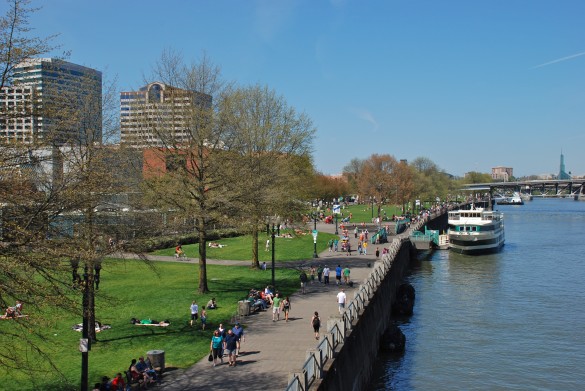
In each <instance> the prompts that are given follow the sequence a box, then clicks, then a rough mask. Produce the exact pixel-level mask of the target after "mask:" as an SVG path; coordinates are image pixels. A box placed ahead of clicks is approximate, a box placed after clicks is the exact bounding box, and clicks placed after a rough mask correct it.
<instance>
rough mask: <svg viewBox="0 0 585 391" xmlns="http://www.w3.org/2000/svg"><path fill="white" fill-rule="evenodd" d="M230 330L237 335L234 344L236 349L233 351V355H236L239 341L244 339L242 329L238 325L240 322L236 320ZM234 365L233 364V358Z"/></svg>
mask: <svg viewBox="0 0 585 391" xmlns="http://www.w3.org/2000/svg"><path fill="white" fill-rule="evenodd" d="M232 332H233V333H234V335H235V336H236V337H237V340H236V341H237V344H236V351H235V357H237V356H238V355H239V354H240V343H241V342H244V341H245V337H244V329H243V328H242V326H241V325H240V322H236V325H235V326H234V328H233V329H232ZM234 365H235V358H234Z"/></svg>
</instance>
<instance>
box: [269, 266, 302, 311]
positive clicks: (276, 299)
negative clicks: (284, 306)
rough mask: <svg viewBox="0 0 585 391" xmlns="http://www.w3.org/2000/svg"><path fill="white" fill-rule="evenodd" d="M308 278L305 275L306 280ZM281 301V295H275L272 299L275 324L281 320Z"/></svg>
mask: <svg viewBox="0 0 585 391" xmlns="http://www.w3.org/2000/svg"><path fill="white" fill-rule="evenodd" d="M306 277H307V275H306V274H305V278H306ZM301 284H302V282H301ZM281 301H282V299H281V298H280V294H279V293H277V294H276V295H274V299H272V321H273V322H276V321H277V320H280V302H281Z"/></svg>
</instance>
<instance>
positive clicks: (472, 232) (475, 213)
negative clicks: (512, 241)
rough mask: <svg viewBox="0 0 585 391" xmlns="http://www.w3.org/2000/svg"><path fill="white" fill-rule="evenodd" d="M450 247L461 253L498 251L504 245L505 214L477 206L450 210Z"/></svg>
mask: <svg viewBox="0 0 585 391" xmlns="http://www.w3.org/2000/svg"><path fill="white" fill-rule="evenodd" d="M448 219H449V249H450V250H453V251H455V252H458V253H461V254H481V253H489V252H496V251H498V250H500V248H502V246H503V245H504V214H503V213H502V212H498V211H492V210H485V209H484V208H475V207H473V206H472V209H469V210H463V209H459V210H454V211H451V212H449V217H448Z"/></svg>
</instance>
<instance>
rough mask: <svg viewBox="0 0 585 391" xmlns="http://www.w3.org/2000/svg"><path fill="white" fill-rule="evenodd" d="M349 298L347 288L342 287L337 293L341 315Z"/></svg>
mask: <svg viewBox="0 0 585 391" xmlns="http://www.w3.org/2000/svg"><path fill="white" fill-rule="evenodd" d="M346 300H347V296H346V295H345V289H343V288H341V289H340V290H339V293H338V294H337V304H338V306H339V315H342V314H343V311H344V310H345V301H346Z"/></svg>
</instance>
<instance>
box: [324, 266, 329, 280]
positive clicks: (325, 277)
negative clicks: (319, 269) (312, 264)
mask: <svg viewBox="0 0 585 391" xmlns="http://www.w3.org/2000/svg"><path fill="white" fill-rule="evenodd" d="M323 280H324V283H325V285H329V266H327V265H325V269H323Z"/></svg>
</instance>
